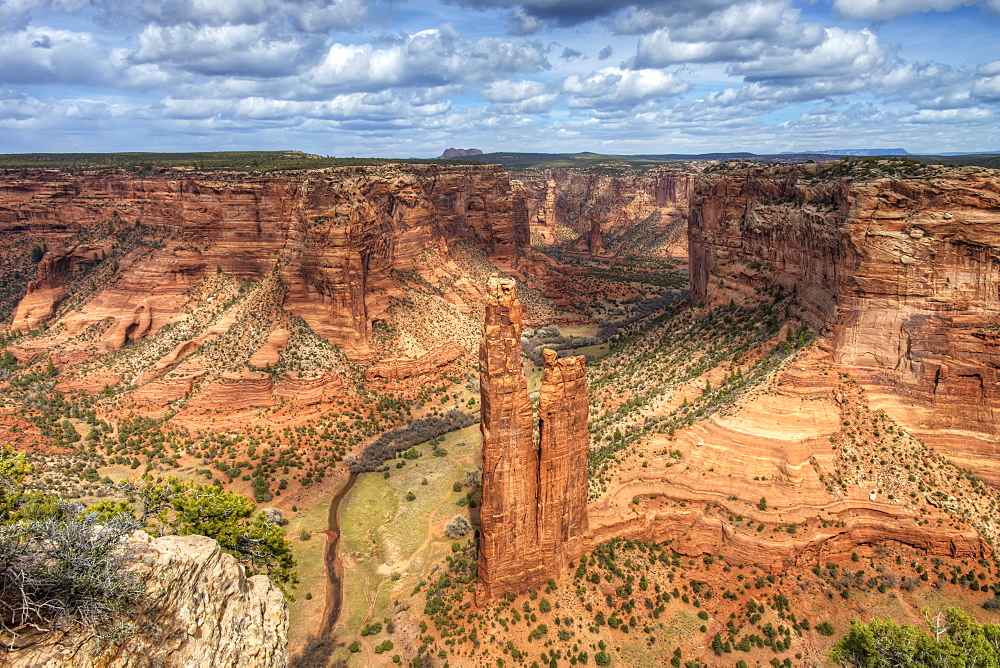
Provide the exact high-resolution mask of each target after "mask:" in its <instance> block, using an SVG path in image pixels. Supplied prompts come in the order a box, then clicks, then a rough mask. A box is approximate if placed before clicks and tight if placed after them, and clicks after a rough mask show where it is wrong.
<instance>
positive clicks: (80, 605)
mask: <svg viewBox="0 0 1000 668" xmlns="http://www.w3.org/2000/svg"><path fill="white" fill-rule="evenodd" d="M60 510H61V512H60V515H61V516H59V517H53V518H49V519H41V520H31V521H23V522H16V523H8V524H5V525H3V526H0V628H2V629H3V630H4V631H5V632H7V633H9V634H11V635H14V636H16V635H18V632H19V631H20V630H22V629H28V628H31V629H41V630H52V629H65V628H69V627H72V626H82V627H84V628H86V629H89V630H92V631H95V632H97V633H98V635H100V636H101V637H107V636H108V635H109V634H115V633H123V632H124V629H126V628H127V627H128V624H127V623H122V622H123V620H122V619H121V618H122V616H123V615H124V614H125V613H128V614H134V612H135V610H136V606H137V605H138V604H141V603H142V601H143V600H144V598H145V592H146V587H145V583H144V582H143V581H142V579H141V578H140V577H139V576H138V575H137V574H136V573H135V572H134V571H133V570H132V569H131V568H130V567H129V566H130V564H131V563H132V562H133V557H134V555H133V554H131V550H130V549H129V548H128V546H127V544H126V543H125V539H126V538H127V537H128V536H129V535H130V534H131V533H132V532H133V531H134V530H135V529H136V527H137V523H136V522H135V520H134V519H133V518H132V517H131V516H129V515H123V514H120V515H117V516H116V517H114V518H111V519H110V520H109V521H107V522H105V523H103V524H101V523H99V521H98V519H97V517H96V516H95V515H93V514H83V513H82V512H81V510H82V507H80V506H71V505H68V504H63V505H62V506H61V508H60ZM115 618H119V619H118V620H117V622H118V623H112V622H113V620H115Z"/></svg>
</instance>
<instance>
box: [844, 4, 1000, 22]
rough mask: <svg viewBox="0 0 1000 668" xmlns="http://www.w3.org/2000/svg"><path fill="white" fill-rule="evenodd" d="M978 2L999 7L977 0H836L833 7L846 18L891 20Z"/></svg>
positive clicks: (948, 9) (985, 5)
mask: <svg viewBox="0 0 1000 668" xmlns="http://www.w3.org/2000/svg"><path fill="white" fill-rule="evenodd" d="M977 4H978V5H980V6H983V7H986V8H988V7H990V5H992V6H993V8H994V9H996V8H997V3H995V2H989V1H986V2H980V1H977V0H834V3H833V9H834V11H835V12H836V13H837V15H838V16H840V17H841V18H845V19H870V20H872V21H891V20H893V19H898V18H899V17H900V16H905V15H906V14H913V13H916V12H929V11H938V12H946V11H950V10H952V9H955V8H957V7H965V6H968V5H977Z"/></svg>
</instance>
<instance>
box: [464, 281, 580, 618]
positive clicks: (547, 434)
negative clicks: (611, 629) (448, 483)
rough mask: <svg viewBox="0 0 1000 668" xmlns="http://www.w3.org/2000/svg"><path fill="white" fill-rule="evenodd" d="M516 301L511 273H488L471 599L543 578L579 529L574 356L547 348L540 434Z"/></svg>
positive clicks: (558, 565) (575, 546) (571, 550)
mask: <svg viewBox="0 0 1000 668" xmlns="http://www.w3.org/2000/svg"><path fill="white" fill-rule="evenodd" d="M522 320H523V308H522V305H521V303H520V301H519V300H518V298H517V292H516V286H515V283H514V281H511V280H501V279H492V280H491V283H490V286H489V299H488V302H487V305H486V320H485V323H484V326H483V338H482V344H481V346H480V353H479V359H480V362H479V364H480V367H479V368H480V386H481V389H482V422H481V425H480V428H481V430H482V434H483V477H482V495H483V503H482V510H481V515H480V532H481V533H480V541H479V565H478V579H479V582H478V588H477V592H476V596H477V600H480V601H489V600H492V599H494V598H496V597H497V596H499V595H501V594H503V593H505V592H507V591H523V590H525V589H528V588H530V587H534V586H538V585H540V584H542V583H544V582H545V581H546V580H548V579H549V578H550V577H552V576H553V574H554V573H557V572H558V571H559V570H561V569H562V568H563V566H565V564H566V562H567V561H568V560H569V559H570V558H572V557H571V556H570V555H575V554H577V552H578V550H579V549H580V547H579V543H580V540H581V539H582V537H583V534H584V532H585V531H586V530H587V508H586V502H587V453H588V451H589V447H590V439H589V434H588V432H587V411H588V404H587V386H586V377H585V375H584V370H583V361H584V358H582V357H573V358H566V359H557V358H556V353H555V352H553V351H546V356H545V372H544V378H543V383H542V390H541V399H540V406H539V412H540V419H541V424H540V434H541V441H540V443H539V444H538V445H536V443H535V440H534V435H533V431H534V419H533V416H532V410H531V401H530V399H529V398H528V389H527V383H526V381H525V377H524V373H523V371H522V367H521V347H520V338H521V329H522Z"/></svg>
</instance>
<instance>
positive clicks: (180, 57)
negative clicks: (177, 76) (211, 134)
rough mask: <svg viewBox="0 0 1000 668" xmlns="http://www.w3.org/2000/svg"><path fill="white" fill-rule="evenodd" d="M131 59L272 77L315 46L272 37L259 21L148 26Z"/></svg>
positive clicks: (289, 69)
mask: <svg viewBox="0 0 1000 668" xmlns="http://www.w3.org/2000/svg"><path fill="white" fill-rule="evenodd" d="M138 41H139V48H138V50H137V51H136V52H135V54H133V56H132V59H133V61H134V62H136V63H167V64H170V65H171V66H173V67H176V68H178V69H181V70H185V71H190V72H196V73H199V74H208V75H220V74H221V75H252V76H255V77H273V76H282V75H288V74H292V73H294V72H296V71H297V69H298V68H299V67H300V65H301V61H302V60H303V58H304V57H307V56H308V55H310V53H311V52H312V51H314V49H315V44H314V43H312V42H311V41H310V40H309V39H308V38H306V37H303V36H300V35H285V36H271V35H269V34H267V30H266V29H265V27H264V26H261V25H250V24H237V25H228V24H227V25H221V26H211V25H209V26H195V25H193V24H190V23H185V24H181V25H175V26H160V25H148V26H146V29H145V30H143V31H142V33H141V34H140V35H139V40H138Z"/></svg>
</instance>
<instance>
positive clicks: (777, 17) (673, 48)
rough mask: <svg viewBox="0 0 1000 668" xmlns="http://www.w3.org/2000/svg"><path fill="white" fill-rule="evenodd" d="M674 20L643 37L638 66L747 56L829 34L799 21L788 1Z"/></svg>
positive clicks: (761, 0) (759, 0)
mask: <svg viewBox="0 0 1000 668" xmlns="http://www.w3.org/2000/svg"><path fill="white" fill-rule="evenodd" d="M675 19H676V17H674V19H673V20H671V21H669V23H671V25H670V26H669V27H659V28H657V29H656V30H653V31H652V32H649V33H647V34H644V35H641V36H640V37H639V42H638V46H637V48H636V56H635V58H634V61H633V62H634V64H635V66H637V67H664V66H667V65H671V64H675V63H710V62H728V61H739V60H747V59H751V58H754V57H757V56H759V55H760V54H762V53H763V52H765V51H766V50H767V49H768V48H771V47H775V46H778V45H780V46H781V47H783V48H798V49H802V48H808V47H812V46H816V45H817V44H819V43H820V42H822V41H823V39H824V33H823V28H822V26H820V25H818V24H815V23H800V22H799V20H798V19H799V11H798V10H797V9H794V8H792V7H790V6H789V4H788V2H786V1H785V0H777V1H775V0H754V1H751V2H744V3H740V4H738V5H731V6H729V7H724V8H721V9H718V10H717V11H711V12H708V13H707V14H705V15H703V16H698V17H693V18H692V19H691V20H690V21H687V22H677V21H676V20H675Z"/></svg>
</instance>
